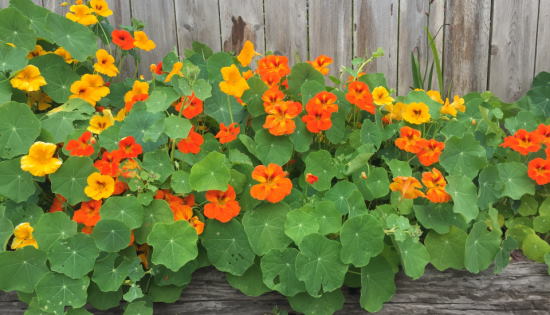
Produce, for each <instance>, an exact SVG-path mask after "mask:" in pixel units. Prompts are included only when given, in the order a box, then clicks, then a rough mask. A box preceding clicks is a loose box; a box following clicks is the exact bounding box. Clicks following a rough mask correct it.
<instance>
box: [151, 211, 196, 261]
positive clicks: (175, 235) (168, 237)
mask: <svg viewBox="0 0 550 315" xmlns="http://www.w3.org/2000/svg"><path fill="white" fill-rule="evenodd" d="M147 243H149V244H150V245H151V246H153V256H152V262H153V263H155V264H160V265H164V266H166V267H167V268H168V269H170V270H172V271H176V270H178V269H180V268H181V267H183V265H185V264H186V263H187V262H189V261H191V260H193V259H195V258H196V257H197V255H198V250H197V233H196V232H195V230H194V229H193V228H192V227H191V226H190V225H189V224H188V223H186V222H182V221H176V222H173V223H157V224H155V225H153V229H152V230H151V233H150V234H149V236H148V237H147Z"/></svg>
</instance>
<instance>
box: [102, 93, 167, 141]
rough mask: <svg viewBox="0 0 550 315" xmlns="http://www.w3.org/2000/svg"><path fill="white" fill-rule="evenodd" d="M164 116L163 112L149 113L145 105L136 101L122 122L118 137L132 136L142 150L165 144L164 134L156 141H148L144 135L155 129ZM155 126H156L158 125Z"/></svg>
mask: <svg viewBox="0 0 550 315" xmlns="http://www.w3.org/2000/svg"><path fill="white" fill-rule="evenodd" d="M164 117H165V116H164V114H163V113H161V112H160V113H151V112H148V111H146V110H145V106H143V105H141V104H139V103H138V104H136V105H134V108H132V111H131V112H130V113H129V114H128V116H126V118H125V119H124V121H123V122H122V124H121V126H120V131H119V137H120V138H121V139H122V138H124V137H127V136H133V137H134V138H135V139H136V142H137V143H139V144H141V145H142V147H143V151H144V152H149V151H153V150H155V149H157V148H158V147H160V146H161V145H163V144H165V143H166V140H167V138H166V136H164V135H160V136H159V138H158V139H157V140H156V141H149V140H147V137H146V136H147V131H150V130H152V129H155V124H157V122H158V121H160V120H164ZM156 127H158V125H157V126H156ZM162 128H163V129H164V126H162ZM109 129H111V128H109ZM109 129H107V130H109ZM163 129H160V132H162V130H163Z"/></svg>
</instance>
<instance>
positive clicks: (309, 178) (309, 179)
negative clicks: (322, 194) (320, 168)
mask: <svg viewBox="0 0 550 315" xmlns="http://www.w3.org/2000/svg"><path fill="white" fill-rule="evenodd" d="M317 181H319V177H317V176H315V175H313V174H311V173H307V174H306V182H308V183H309V184H310V185H313V184H315V183H316V182H317Z"/></svg>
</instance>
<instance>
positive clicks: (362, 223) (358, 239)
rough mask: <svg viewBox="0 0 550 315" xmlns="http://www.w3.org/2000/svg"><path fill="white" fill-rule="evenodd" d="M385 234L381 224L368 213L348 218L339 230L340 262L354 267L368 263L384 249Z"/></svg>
mask: <svg viewBox="0 0 550 315" xmlns="http://www.w3.org/2000/svg"><path fill="white" fill-rule="evenodd" d="M385 236H386V235H385V234H384V229H383V227H382V224H381V223H380V222H379V221H378V219H376V218H375V217H374V216H372V215H370V214H365V215H361V216H357V217H353V218H351V219H348V220H347V221H346V222H345V223H344V225H343V226H342V231H341V232H340V242H341V243H342V251H341V252H340V258H341V259H342V262H344V263H345V264H353V265H354V266H355V267H364V266H366V265H368V263H369V261H370V259H371V258H372V257H376V256H377V255H378V254H380V253H381V252H382V250H383V249H384V237H385Z"/></svg>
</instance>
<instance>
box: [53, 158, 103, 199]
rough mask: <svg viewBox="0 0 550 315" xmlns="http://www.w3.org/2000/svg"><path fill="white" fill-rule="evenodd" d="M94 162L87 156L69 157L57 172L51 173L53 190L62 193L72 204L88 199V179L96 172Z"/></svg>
mask: <svg viewBox="0 0 550 315" xmlns="http://www.w3.org/2000/svg"><path fill="white" fill-rule="evenodd" d="M95 171H96V169H95V168H94V165H93V162H92V160H91V159H90V158H87V157H75V156H72V157H70V158H68V159H67V160H66V161H65V162H64V163H63V165H61V167H60V168H59V170H58V171H57V172H55V173H54V174H52V175H50V180H51V181H52V192H54V193H57V194H61V195H62V196H63V197H65V198H66V199H67V201H68V202H69V203H70V204H76V203H79V202H81V201H85V200H87V199H88V197H87V196H86V194H84V187H86V185H87V183H86V179H87V178H88V176H89V175H90V174H92V173H93V172H95Z"/></svg>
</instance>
